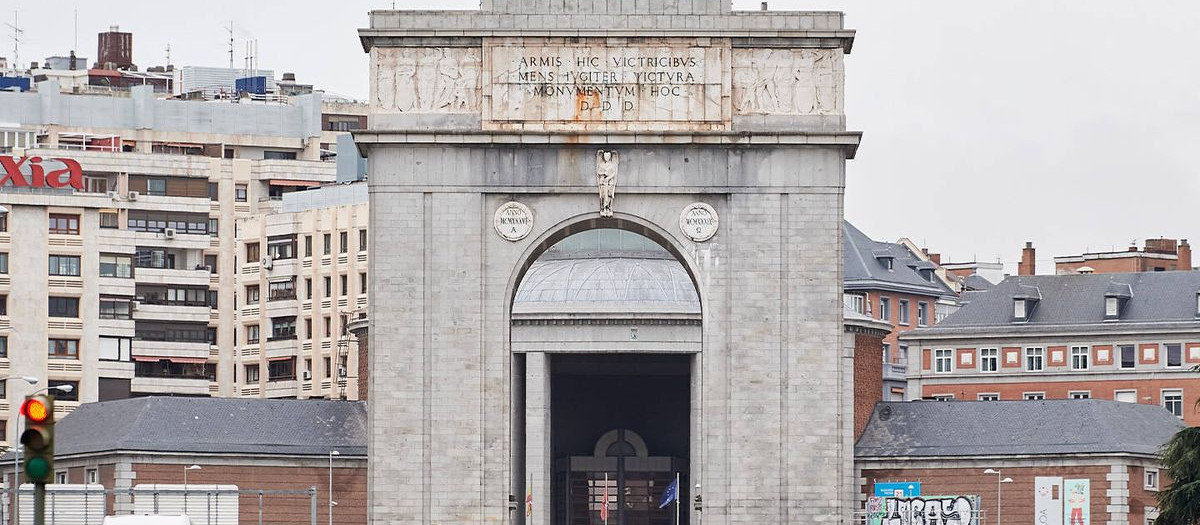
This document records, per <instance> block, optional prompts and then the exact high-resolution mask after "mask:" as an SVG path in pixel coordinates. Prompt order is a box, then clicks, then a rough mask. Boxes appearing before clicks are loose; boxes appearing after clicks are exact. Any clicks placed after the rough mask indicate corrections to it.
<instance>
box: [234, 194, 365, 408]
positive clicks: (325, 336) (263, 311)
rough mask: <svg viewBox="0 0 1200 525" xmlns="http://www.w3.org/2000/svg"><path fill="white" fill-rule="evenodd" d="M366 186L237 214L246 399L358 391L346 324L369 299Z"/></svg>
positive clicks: (241, 380)
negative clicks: (247, 214) (260, 212)
mask: <svg viewBox="0 0 1200 525" xmlns="http://www.w3.org/2000/svg"><path fill="white" fill-rule="evenodd" d="M367 222H368V210H367V184H366V182H356V183H350V184H336V185H330V186H323V187H321V188H317V189H314V190H310V191H305V192H299V193H291V194H288V195H285V196H284V197H283V200H282V209H281V210H280V211H279V212H278V213H271V214H263V215H254V216H250V217H245V218H241V219H238V221H237V231H238V235H237V244H238V248H237V249H238V253H239V259H238V261H239V262H238V264H239V266H238V269H237V276H236V283H237V290H238V293H237V296H238V305H237V306H238V327H237V332H238V335H237V341H236V343H237V352H236V353H235V357H234V363H235V374H234V375H235V383H236V385H237V388H238V393H239V394H240V395H242V396H244V397H259V396H261V397H271V398H278V397H299V398H305V397H324V398H329V399H358V373H357V371H358V369H359V353H358V344H357V340H356V338H354V337H353V336H351V334H350V332H349V331H348V330H347V327H348V324H349V323H350V322H352V321H353V320H355V319H358V318H359V317H361V316H363V315H365V310H366V307H367V248H368V246H367V237H368V235H367Z"/></svg>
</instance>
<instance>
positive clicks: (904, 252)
mask: <svg viewBox="0 0 1200 525" xmlns="http://www.w3.org/2000/svg"><path fill="white" fill-rule="evenodd" d="M842 242H843V243H844V246H843V257H844V258H845V266H844V271H845V274H844V276H843V292H844V298H845V301H846V307H847V308H848V309H850V310H852V311H855V312H858V313H860V314H865V315H868V316H870V317H872V318H875V319H879V320H880V321H883V322H886V323H888V324H890V325H891V326H892V330H891V333H889V334H888V335H887V337H885V338H884V339H883V389H884V392H883V397H884V400H903V399H904V398H905V388H906V386H907V385H906V376H905V374H906V371H907V366H908V357H907V356H908V344H907V343H905V342H903V341H901V340H900V339H899V335H900V334H901V333H904V332H906V331H908V330H912V329H915V328H920V327H925V326H932V325H933V324H934V323H935V322H936V321H937V319H938V318H939V315H941V314H940V312H941V311H942V310H944V309H951V308H953V307H954V306H955V305H956V304H957V302H956V300H955V294H954V291H953V290H952V289H951V288H950V287H949V286H948V285H947V284H946V282H944V281H943V280H942V279H940V278H939V277H938V276H937V274H936V273H935V271H936V270H937V265H936V264H935V263H934V262H932V261H930V260H928V258H927V257H924V258H923V257H919V256H918V255H917V254H916V253H914V252H913V251H912V250H910V249H909V248H908V247H907V246H905V245H903V244H900V243H891V242H881V241H876V240H873V239H871V238H870V237H868V236H867V235H866V234H864V233H863V232H862V231H861V230H859V229H858V228H855V227H854V226H853V225H852V224H850V223H849V222H843V223H842Z"/></svg>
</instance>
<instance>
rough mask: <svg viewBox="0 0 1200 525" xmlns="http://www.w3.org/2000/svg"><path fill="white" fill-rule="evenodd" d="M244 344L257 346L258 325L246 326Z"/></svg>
mask: <svg viewBox="0 0 1200 525" xmlns="http://www.w3.org/2000/svg"><path fill="white" fill-rule="evenodd" d="M246 344H248V345H253V344H258V325H256V324H251V325H246Z"/></svg>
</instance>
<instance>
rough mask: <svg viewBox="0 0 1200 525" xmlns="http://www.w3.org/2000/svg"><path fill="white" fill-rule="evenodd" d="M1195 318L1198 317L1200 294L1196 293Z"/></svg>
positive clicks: (1199, 315)
mask: <svg viewBox="0 0 1200 525" xmlns="http://www.w3.org/2000/svg"><path fill="white" fill-rule="evenodd" d="M1196 317H1200V292H1196Z"/></svg>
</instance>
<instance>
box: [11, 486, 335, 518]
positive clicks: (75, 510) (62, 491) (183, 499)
mask: <svg viewBox="0 0 1200 525" xmlns="http://www.w3.org/2000/svg"><path fill="white" fill-rule="evenodd" d="M46 489H47V490H46V514H45V517H46V524H47V525H101V524H102V522H103V521H104V517H105V516H113V515H134V514H136V515H145V514H164V515H181V514H186V515H187V516H189V517H190V518H191V522H192V523H193V524H194V525H317V488H316V487H309V488H308V489H307V490H255V489H239V488H237V487H236V486H233V485H195V486H192V485H189V486H188V487H187V488H186V489H185V488H178V485H167V486H162V485H137V486H135V487H133V488H130V489H115V490H114V489H105V488H104V487H103V486H101V485H47V487H46ZM0 494H2V500H0V501H2V503H0V524H4V525H19V524H26V525H28V524H32V523H33V487H32V486H29V485H24V486H22V487H21V490H20V500H19V502H18V505H17V506H18V509H17V512H16V514H17V517H19V518H20V519H19V520H17V521H15V522H14V521H13V517H14V513H13V490H12V489H0Z"/></svg>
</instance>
